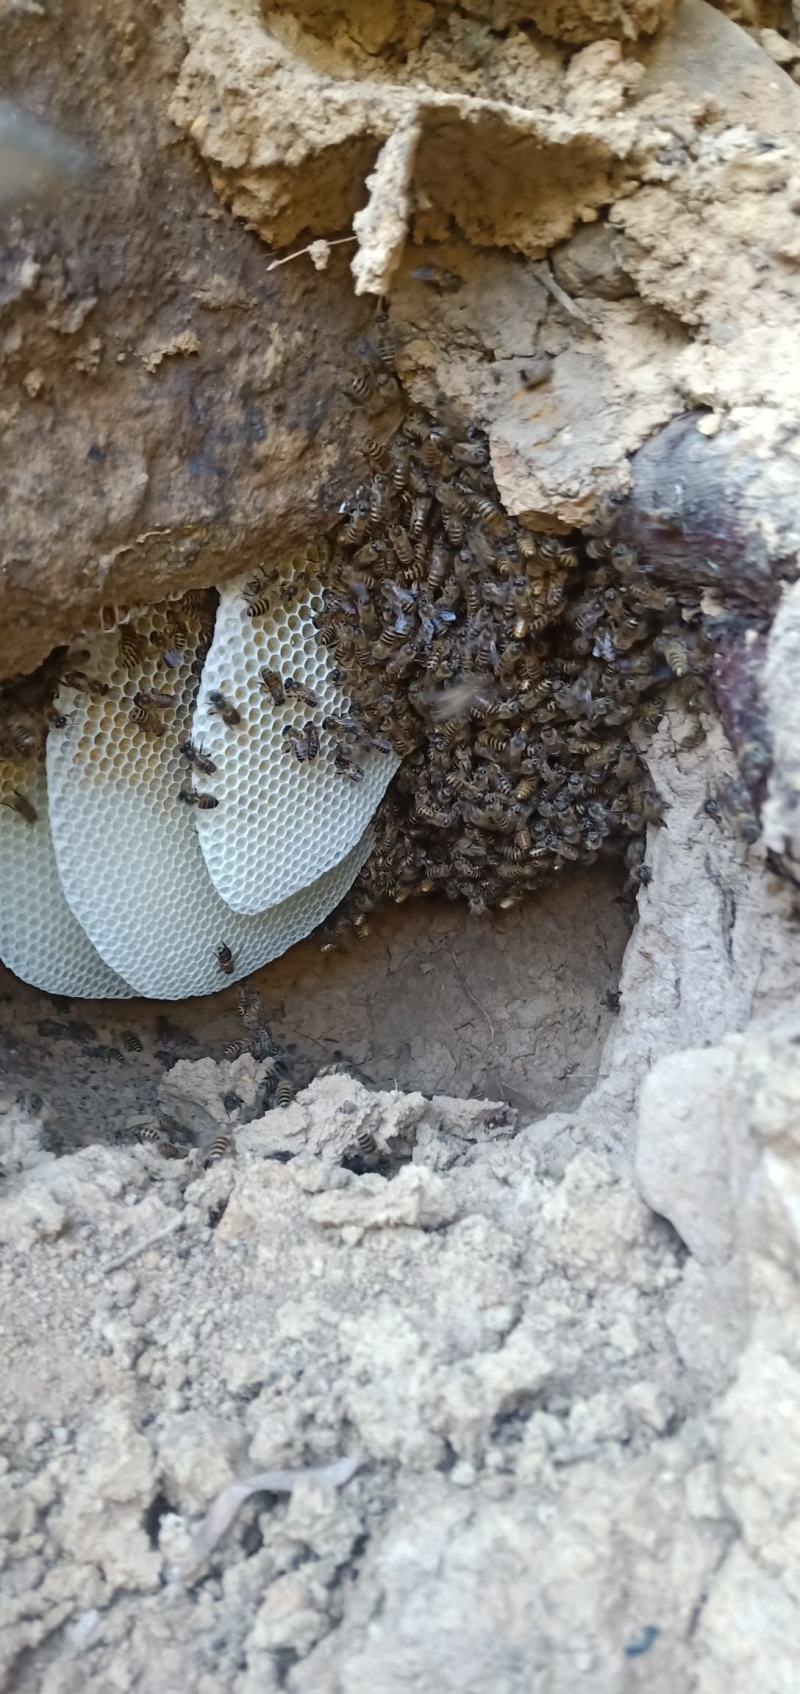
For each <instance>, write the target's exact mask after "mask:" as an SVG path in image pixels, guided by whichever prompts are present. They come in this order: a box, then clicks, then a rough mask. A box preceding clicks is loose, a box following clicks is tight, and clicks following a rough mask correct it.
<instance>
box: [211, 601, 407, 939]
mask: <svg viewBox="0 0 800 1694" xmlns="http://www.w3.org/2000/svg"><path fill="white" fill-rule="evenodd" d="M243 589H244V583H243V582H240V583H238V584H233V585H231V586H230V587H228V588H226V589H225V590H223V591H222V593H221V595H220V604H219V610H218V613H217V622H216V628H215V632H214V640H213V642H212V645H211V649H210V651H209V654H208V657H207V659H206V663H205V667H204V670H203V676H202V682H201V686H200V691H199V694H198V699H197V704H196V707H195V711H194V717H193V722H192V739H193V740H194V742H195V744H196V745H201V746H202V747H203V749H204V750H205V751H206V752H207V753H208V754H210V756H211V758H212V759H213V760H214V762H215V764H216V766H217V770H216V772H215V774H214V775H212V776H207V777H205V776H204V777H202V778H200V779H199V782H198V786H199V787H201V788H202V789H204V790H206V791H207V792H209V793H210V794H212V795H213V796H214V798H215V799H216V800H217V801H218V803H219V804H218V807H217V809H216V810H215V811H199V810H198V811H196V812H195V824H196V827H197V832H198V836H199V839H200V844H201V847H202V850H203V854H204V856H205V862H206V865H207V867H208V872H209V875H210V877H211V879H212V881H213V883H214V886H215V888H216V889H217V890H218V891H219V893H220V894H221V896H222V898H223V899H224V900H225V901H226V903H227V904H228V905H229V906H230V907H231V908H232V909H233V910H234V911H236V912H240V913H243V914H248V915H252V914H254V913H256V912H260V911H264V910H265V909H268V908H270V907H272V906H277V905H278V904H279V903H280V902H282V901H284V900H288V899H290V898H291V897H292V896H294V895H295V894H297V892H298V890H300V889H302V888H304V887H306V886H307V885H309V884H311V883H315V882H316V881H317V879H318V878H320V877H322V876H323V875H324V873H325V872H326V871H328V870H330V869H331V868H332V867H333V866H334V865H337V864H339V863H340V861H341V860H343V859H344V857H345V855H346V854H348V853H349V852H350V849H351V848H352V847H353V846H354V845H355V843H356V842H358V841H359V839H360V838H361V836H362V835H363V832H364V830H365V828H366V826H367V823H368V822H369V820H370V818H371V817H372V816H373V814H374V812H375V810H376V808H377V806H378V804H379V802H380V800H381V799H382V797H383V794H384V792H385V790H386V787H387V785H388V783H389V781H390V780H391V778H392V776H393V775H394V773H395V771H396V770H397V767H398V763H399V761H398V759H397V758H396V757H394V755H391V754H389V755H387V754H382V753H377V752H374V751H372V750H369V751H364V752H363V753H359V755H358V763H359V764H360V765H361V767H362V769H363V771H364V779H363V781H361V782H358V783H356V782H353V781H351V780H350V779H349V778H347V777H346V776H343V775H342V774H341V773H340V772H339V771H337V770H336V768H335V766H334V751H335V743H334V741H333V738H332V737H331V735H330V734H329V733H328V732H327V731H326V730H324V729H323V728H322V720H323V718H324V717H325V716H326V715H328V714H337V713H346V712H347V711H348V709H349V701H348V699H347V696H346V695H345V694H343V692H342V690H341V689H340V688H339V687H338V686H337V685H336V684H335V683H333V682H332V680H331V674H330V673H331V670H332V669H333V666H332V663H331V661H330V660H329V657H328V654H327V652H326V650H325V648H324V647H323V646H322V645H321V643H319V642H318V641H317V638H316V631H315V629H314V625H313V621H312V620H313V616H314V607H315V606H317V607H318V606H319V605H321V599H320V596H319V591H318V585H315V584H313V583H303V584H302V585H300V592H299V594H298V593H297V592H296V591H295V590H294V588H292V589H290V591H289V592H290V596H291V599H292V603H293V610H292V611H291V612H287V609H286V606H285V605H284V604H283V603H282V599H283V595H284V594H285V592H286V578H285V576H284V578H283V581H282V582H278V583H275V584H273V585H271V587H270V589H269V590H268V591H267V592H268V594H269V607H268V610H267V612H266V613H265V614H264V615H263V616H261V617H257V618H251V617H250V615H249V613H248V610H247V602H246V599H245V595H244V592H243ZM264 667H268V668H269V669H274V670H276V671H278V672H279V674H280V675H281V677H282V678H283V680H284V681H286V680H288V679H290V678H293V679H294V680H295V682H297V683H298V684H300V685H301V686H302V687H303V688H306V689H310V690H311V692H312V695H313V696H314V697H315V698H316V702H317V703H316V705H309V704H308V703H306V702H305V701H303V700H302V699H301V698H300V696H299V695H298V694H297V693H296V692H295V693H293V694H291V695H290V696H287V698H286V700H285V702H284V703H283V704H281V705H276V704H275V702H274V700H273V699H272V697H271V695H270V694H269V693H268V692H267V691H266V690H265V689H264V688H263V687H262V685H261V679H260V671H261V669H262V668H264ZM214 692H219V693H221V694H222V695H223V696H225V698H226V699H228V700H229V701H230V702H231V703H232V704H233V705H234V706H235V708H236V710H238V711H239V712H240V713H241V716H242V718H243V719H244V727H243V729H242V730H238V729H237V728H236V726H230V725H226V724H225V722H224V719H223V716H221V715H220V712H219V710H215V709H214V707H213V705H212V704H211V698H210V697H211V695H212V694H213V693H214ZM309 720H311V721H313V722H314V724H315V725H316V727H317V729H318V732H319V737H320V752H319V756H318V757H317V758H316V759H314V760H309V759H305V760H302V761H301V760H299V759H298V758H297V757H296V755H295V753H294V751H293V749H292V745H291V739H290V738H288V737H286V736H284V733H283V732H284V729H286V728H287V726H290V727H292V728H293V730H294V731H295V733H296V735H297V737H298V738H300V740H301V744H302V736H303V733H304V726H305V724H306V723H307V722H308V721H309Z"/></svg>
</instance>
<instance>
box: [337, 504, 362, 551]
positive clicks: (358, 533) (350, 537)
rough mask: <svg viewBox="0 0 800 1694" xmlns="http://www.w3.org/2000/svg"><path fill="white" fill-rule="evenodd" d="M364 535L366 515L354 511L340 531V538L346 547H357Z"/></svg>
mask: <svg viewBox="0 0 800 1694" xmlns="http://www.w3.org/2000/svg"><path fill="white" fill-rule="evenodd" d="M366 533H367V515H366V513H365V512H362V511H360V510H356V511H355V512H352V513H351V514H350V517H349V518H348V521H347V523H346V524H345V526H344V529H343V530H342V537H341V538H342V541H343V542H344V544H345V546H346V547H357V546H358V543H359V542H360V541H363V539H364V536H365V535H366Z"/></svg>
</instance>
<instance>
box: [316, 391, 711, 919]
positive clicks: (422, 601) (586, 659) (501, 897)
mask: <svg viewBox="0 0 800 1694" xmlns="http://www.w3.org/2000/svg"><path fill="white" fill-rule="evenodd" d="M371 459H372V464H371V474H370V476H369V479H368V480H367V481H366V482H365V483H364V484H363V485H362V486H361V487H360V488H359V489H358V490H357V491H356V493H355V495H354V497H353V498H352V499H351V500H350V501H348V502H347V504H346V506H345V508H344V511H343V518H342V522H341V524H340V527H339V529H338V533H337V536H336V541H335V548H334V553H333V559H332V564H331V567H330V570H329V572H328V576H327V588H326V593H325V606H324V611H323V613H322V614H321V616H320V617H319V618H318V620H317V627H318V631H319V634H320V638H321V639H322V641H323V642H324V643H325V644H326V645H327V646H328V647H329V649H331V650H332V653H333V656H334V658H335V660H336V663H337V665H338V666H340V667H341V669H342V672H343V673H344V675H345V676H346V679H347V688H348V691H349V692H350V694H351V697H352V700H353V708H352V711H351V714H350V715H349V716H348V719H347V720H346V721H343V722H342V723H340V725H339V726H338V728H337V732H336V733H337V735H338V738H339V743H340V747H341V756H342V758H343V759H346V760H348V761H350V762H351V763H356V764H357V762H358V757H359V751H360V749H362V748H366V747H377V746H382V745H386V744H388V745H390V746H391V747H392V748H393V749H394V751H395V752H396V753H397V754H398V755H399V756H400V757H401V758H402V761H403V763H402V766H401V769H400V772H399V774H398V777H397V779H396V782H395V784H394V785H393V789H392V791H391V793H390V794H389V796H388V797H387V799H386V800H385V801H384V803H383V806H382V807H381V810H380V812H379V813H378V816H377V818H376V820H375V833H376V847H375V851H374V853H373V854H372V856H371V858H370V860H369V862H368V864H367V866H366V867H365V869H364V871H363V872H362V874H361V877H360V879H359V882H358V883H357V884H356V888H355V890H354V893H353V895H352V896H351V898H350V901H349V902H348V906H347V911H348V914H349V916H348V918H347V919H340V920H339V922H340V924H342V923H347V922H352V921H355V922H356V925H357V926H358V925H359V924H360V925H361V926H362V927H363V924H364V918H365V914H366V912H368V911H369V910H370V909H371V908H372V907H374V906H376V905H378V904H381V903H383V902H384V901H385V900H387V899H393V900H395V901H402V900H405V899H407V898H408V897H409V896H410V895H415V894H422V893H428V892H430V891H432V890H434V889H438V890H440V891H442V892H443V893H445V894H446V895H448V896H449V897H450V898H456V897H458V896H464V897H465V898H466V900H467V902H468V905H469V907H470V910H471V911H473V912H476V913H480V912H484V911H486V910H487V909H488V908H489V907H492V906H500V907H509V906H513V905H514V904H516V903H517V902H518V901H519V900H520V899H521V898H522V897H523V896H524V894H525V893H526V892H528V891H529V890H531V889H532V888H535V887H536V886H537V885H538V884H540V883H542V882H544V881H545V880H546V879H547V878H549V877H550V876H552V875H553V874H554V873H556V872H559V871H561V870H563V868H564V866H565V865H568V864H590V863H592V862H593V861H594V860H595V859H596V858H597V857H598V855H599V854H601V853H609V852H613V853H616V854H621V855H622V856H623V857H624V860H625V863H626V865H627V867H628V871H629V875H630V878H631V881H632V882H633V883H636V882H639V881H644V880H646V879H647V869H646V867H645V866H644V864H643V857H644V845H643V843H644V831H645V825H646V824H647V823H648V822H655V821H657V820H659V819H660V817H661V814H662V808H661V803H660V801H659V797H658V795H657V794H656V793H655V791H654V789H653V787H652V785H651V783H650V780H649V778H648V775H647V773H646V771H645V768H644V766H643V764H642V761H641V759H640V757H639V754H638V753H637V751H636V749H635V748H634V746H633V745H632V742H631V740H630V738H629V730H630V729H631V727H632V726H633V724H634V723H636V724H637V725H639V726H643V727H644V728H645V729H651V730H652V729H654V728H655V726H656V724H657V722H658V719H659V716H660V713H661V709H662V701H663V695H664V692H665V689H666V688H667V686H668V685H669V684H670V683H672V682H673V681H674V680H675V679H676V678H677V679H680V678H685V679H687V682H688V683H689V684H690V685H691V686H694V687H696V686H697V680H696V679H697V678H699V677H702V676H704V675H705V674H706V673H707V672H708V669H709V643H708V640H707V637H706V634H705V630H704V626H703V621H702V617H701V612H700V607H699V603H698V599H697V596H696V594H695V593H693V592H691V591H684V590H682V589H677V588H676V589H670V588H669V587H668V586H666V585H664V584H661V583H658V582H657V581H655V580H654V579H653V577H652V576H650V575H649V574H648V573H647V571H646V570H645V569H644V568H643V566H642V564H641V563H640V560H639V558H638V557H637V555H636V554H635V553H634V552H633V551H632V550H631V549H630V548H627V547H621V546H614V545H613V544H612V543H611V542H609V541H605V540H596V541H595V540H588V541H584V540H583V539H582V538H580V537H570V538H568V539H563V538H561V537H554V536H550V535H545V534H537V533H535V532H533V531H531V530H530V529H528V528H526V527H524V526H523V525H522V524H521V523H519V522H518V521H517V520H515V519H512V518H510V517H509V516H508V515H507V513H506V512H505V511H504V509H503V507H502V505H501V503H500V501H499V498H498V494H497V489H496V486H495V484H494V480H493V477H492V473H491V470H490V467H489V449H488V443H487V440H486V436H485V435H484V434H483V432H482V431H481V430H480V429H478V428H477V427H474V426H471V427H469V428H466V429H459V428H458V427H452V426H450V425H447V424H443V423H441V422H438V421H436V420H435V419H433V418H431V417H430V416H428V415H427V414H425V413H423V412H421V411H419V410H415V411H412V412H411V413H410V414H409V415H408V416H407V417H406V419H405V420H404V422H403V424H402V425H401V427H400V429H399V431H398V432H397V434H396V435H395V437H394V438H393V439H392V441H391V442H390V444H389V445H388V447H387V448H386V449H384V451H383V452H382V453H380V450H376V451H373V452H372V454H371ZM327 944H330V942H328V943H327Z"/></svg>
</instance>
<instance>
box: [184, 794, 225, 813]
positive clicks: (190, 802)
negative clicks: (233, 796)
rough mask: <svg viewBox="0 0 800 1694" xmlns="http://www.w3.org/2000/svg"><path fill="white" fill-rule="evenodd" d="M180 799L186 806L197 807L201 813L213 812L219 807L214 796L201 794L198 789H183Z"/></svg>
mask: <svg viewBox="0 0 800 1694" xmlns="http://www.w3.org/2000/svg"><path fill="white" fill-rule="evenodd" d="M178 799H179V800H182V801H183V804H184V806H196V807H197V810H198V811H200V812H213V811H214V810H215V809H216V807H217V806H218V805H219V801H218V800H217V799H216V797H215V796H214V795H213V794H200V793H199V792H198V790H197V789H196V788H181V789H180V791H179V793H178Z"/></svg>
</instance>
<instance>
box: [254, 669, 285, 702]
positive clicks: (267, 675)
mask: <svg viewBox="0 0 800 1694" xmlns="http://www.w3.org/2000/svg"><path fill="white" fill-rule="evenodd" d="M258 675H259V681H260V684H261V687H262V688H263V690H264V693H265V694H269V695H270V697H271V698H272V700H274V702H275V705H276V706H282V705H283V703H284V700H285V699H286V694H285V692H284V686H283V682H282V680H281V678H280V676H279V674H278V672H277V671H272V670H270V669H269V666H268V665H264V667H263V669H262V670H260V671H259V673H258Z"/></svg>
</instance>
